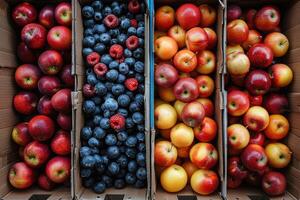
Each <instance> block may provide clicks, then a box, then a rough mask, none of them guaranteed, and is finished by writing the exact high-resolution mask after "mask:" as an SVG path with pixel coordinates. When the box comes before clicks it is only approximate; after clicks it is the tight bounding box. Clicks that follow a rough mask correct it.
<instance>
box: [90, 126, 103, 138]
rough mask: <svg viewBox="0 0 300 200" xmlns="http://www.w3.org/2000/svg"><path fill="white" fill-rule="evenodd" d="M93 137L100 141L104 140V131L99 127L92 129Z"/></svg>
mask: <svg viewBox="0 0 300 200" xmlns="http://www.w3.org/2000/svg"><path fill="white" fill-rule="evenodd" d="M93 136H94V137H95V138H97V139H102V138H105V136H106V132H105V130H104V129H102V128H100V127H96V128H94V131H93Z"/></svg>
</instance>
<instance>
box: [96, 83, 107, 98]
mask: <svg viewBox="0 0 300 200" xmlns="http://www.w3.org/2000/svg"><path fill="white" fill-rule="evenodd" d="M95 93H96V94H97V95H98V96H100V97H102V96H104V95H106V93H107V88H106V87H105V85H104V84H103V83H101V82H99V83H97V84H96V85H95Z"/></svg>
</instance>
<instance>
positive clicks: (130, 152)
mask: <svg viewBox="0 0 300 200" xmlns="http://www.w3.org/2000/svg"><path fill="white" fill-rule="evenodd" d="M125 154H126V156H127V157H128V158H132V159H134V158H135V156H136V150H135V148H129V147H127V148H126V151H125Z"/></svg>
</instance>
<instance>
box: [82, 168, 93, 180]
mask: <svg viewBox="0 0 300 200" xmlns="http://www.w3.org/2000/svg"><path fill="white" fill-rule="evenodd" d="M91 175H92V170H91V169H89V168H82V169H80V177H81V178H88V177H90V176H91Z"/></svg>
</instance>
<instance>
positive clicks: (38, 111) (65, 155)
mask: <svg viewBox="0 0 300 200" xmlns="http://www.w3.org/2000/svg"><path fill="white" fill-rule="evenodd" d="M12 19H13V21H14V22H15V25H16V30H18V32H17V34H18V35H19V36H20V38H18V39H20V42H19V44H18V47H17V50H16V52H17V56H18V59H19V62H20V63H21V65H20V66H19V67H17V69H16V71H15V81H16V84H17V86H18V93H17V94H16V95H15V96H14V98H13V106H14V109H15V111H16V112H17V113H18V114H19V115H20V119H22V122H21V123H19V124H17V125H16V126H15V127H14V128H13V130H12V134H11V136H12V139H13V141H14V142H15V143H16V144H18V145H19V157H20V161H19V162H17V163H15V164H13V165H12V166H11V168H10V170H9V173H8V179H9V182H10V184H11V185H12V186H13V187H14V188H17V189H26V188H29V187H30V186H31V185H33V184H34V183H37V184H38V185H39V186H40V187H41V188H42V189H45V190H51V189H53V188H54V187H55V186H56V185H58V184H68V181H69V178H70V174H71V172H70V171H71V162H70V153H71V136H70V131H71V128H72V123H71V90H72V88H73V87H74V77H73V76H72V75H71V42H72V33H71V23H72V9H71V4H70V3H68V2H61V3H59V4H56V5H52V4H51V5H45V6H44V7H42V8H41V10H40V11H39V12H38V11H37V9H36V8H35V7H34V6H33V5H32V4H30V3H27V2H24V3H20V4H18V5H16V6H15V7H14V8H13V10H12Z"/></svg>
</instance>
